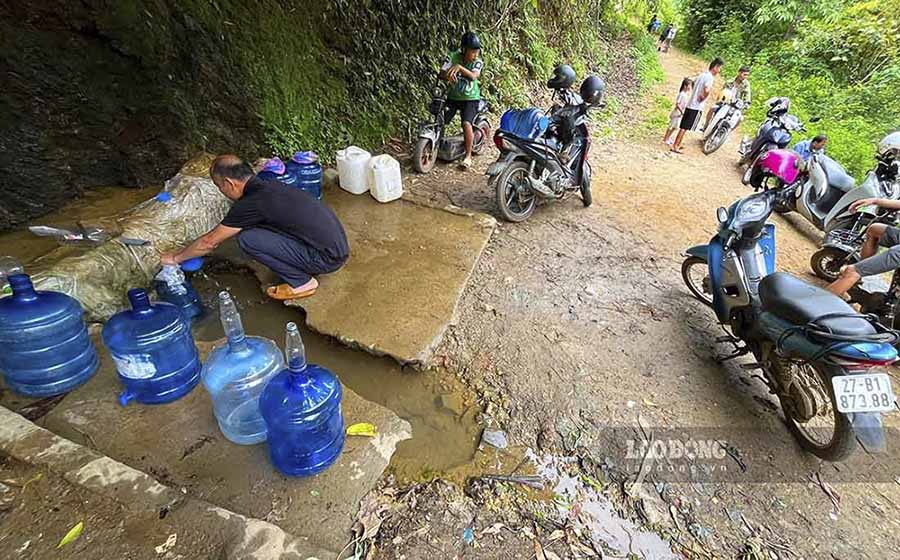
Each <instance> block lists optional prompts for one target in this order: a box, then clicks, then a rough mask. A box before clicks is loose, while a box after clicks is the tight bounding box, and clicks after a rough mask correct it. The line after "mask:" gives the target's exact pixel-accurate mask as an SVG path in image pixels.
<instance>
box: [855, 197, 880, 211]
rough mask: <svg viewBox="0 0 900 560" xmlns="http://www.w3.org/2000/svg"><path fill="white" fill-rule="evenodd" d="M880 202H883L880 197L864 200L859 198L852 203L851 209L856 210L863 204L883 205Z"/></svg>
mask: <svg viewBox="0 0 900 560" xmlns="http://www.w3.org/2000/svg"><path fill="white" fill-rule="evenodd" d="M879 202H881V199H880V198H864V199H862V200H857V201H856V202H854V203H853V204H851V205H850V211H851V212H856V211H857V210H859V209H860V207H862V206H872V205H875V206H881V205H880V204H879Z"/></svg>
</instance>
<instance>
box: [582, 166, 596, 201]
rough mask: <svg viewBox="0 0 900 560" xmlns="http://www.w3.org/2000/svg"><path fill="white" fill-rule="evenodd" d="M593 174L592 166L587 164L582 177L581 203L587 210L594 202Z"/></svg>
mask: <svg viewBox="0 0 900 560" xmlns="http://www.w3.org/2000/svg"><path fill="white" fill-rule="evenodd" d="M591 173H592V171H591V164H590V163H587V162H585V164H584V172H583V174H582V176H581V203H582V204H584V207H585V208H587V207H588V206H590V205H591V203H592V202H593V201H594V196H593V195H592V194H591Z"/></svg>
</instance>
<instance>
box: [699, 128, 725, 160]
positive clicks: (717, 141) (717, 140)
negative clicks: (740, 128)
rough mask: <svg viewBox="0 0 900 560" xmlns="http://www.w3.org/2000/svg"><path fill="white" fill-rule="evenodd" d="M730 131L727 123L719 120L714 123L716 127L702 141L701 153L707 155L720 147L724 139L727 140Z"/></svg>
mask: <svg viewBox="0 0 900 560" xmlns="http://www.w3.org/2000/svg"><path fill="white" fill-rule="evenodd" d="M730 132H731V127H730V126H728V123H726V122H720V123H719V124H718V125H716V129H715V130H713V131H712V133H711V134H710V135H709V136H707V137H706V140H704V141H703V153H704V154H706V155H709V154H711V153H713V152H715V151H716V150H718V149H719V148H721V147H722V145H723V144H725V141H726V140H728V134H729V133H730Z"/></svg>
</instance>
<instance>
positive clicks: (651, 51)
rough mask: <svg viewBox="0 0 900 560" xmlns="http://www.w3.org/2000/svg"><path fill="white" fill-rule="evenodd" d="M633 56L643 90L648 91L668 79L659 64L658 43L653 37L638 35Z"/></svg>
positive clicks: (635, 39)
mask: <svg viewBox="0 0 900 560" xmlns="http://www.w3.org/2000/svg"><path fill="white" fill-rule="evenodd" d="M632 54H633V56H634V64H635V70H636V71H637V76H638V80H640V82H641V88H643V89H646V88H648V87H650V86H652V85H654V84H660V83H662V82H663V81H664V80H665V79H666V74H665V72H663V68H662V65H661V64H660V63H659V56H657V51H656V41H655V39H654V38H653V37H651V36H650V35H647V34H646V33H640V34H638V35H637V36H636V37H635V38H634V47H632Z"/></svg>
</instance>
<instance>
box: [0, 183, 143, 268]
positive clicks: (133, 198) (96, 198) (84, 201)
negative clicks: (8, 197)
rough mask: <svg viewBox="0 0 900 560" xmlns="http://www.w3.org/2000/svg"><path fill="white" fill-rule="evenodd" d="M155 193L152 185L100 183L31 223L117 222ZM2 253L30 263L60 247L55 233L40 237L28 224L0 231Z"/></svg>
mask: <svg viewBox="0 0 900 560" xmlns="http://www.w3.org/2000/svg"><path fill="white" fill-rule="evenodd" d="M155 194H156V190H154V189H152V188H143V189H141V188H124V187H98V188H93V189H90V190H88V191H85V194H84V195H83V196H81V197H79V198H78V199H77V200H74V201H72V202H71V203H69V204H67V205H66V206H65V207H63V208H61V209H59V210H55V211H53V212H51V213H49V214H47V215H46V216H41V217H40V218H36V219H35V220H34V221H33V222H32V223H31V224H29V225H50V226H59V227H71V226H75V225H77V223H78V222H81V223H83V224H84V225H86V226H87V225H98V226H100V227H103V226H104V225H106V224H109V225H113V224H115V217H116V216H117V215H119V214H121V213H122V212H124V211H125V210H128V209H129V208H132V207H133V206H135V205H137V204H139V203H141V202H143V201H145V200H147V199H148V198H151V197H152V196H153V195H155ZM0 247H3V250H2V251H0V255H10V256H12V257H15V258H16V260H18V261H19V262H21V263H22V264H24V265H26V267H27V266H28V264H29V263H32V262H33V261H34V260H35V259H37V258H39V257H42V256H44V255H46V254H47V253H49V252H50V251H53V250H54V249H56V248H57V247H59V243H57V242H56V240H55V239H53V238H52V237H38V236H36V235H34V234H33V233H31V232H30V231H28V228H27V227H23V228H21V229H18V230H13V231H10V232H7V233H3V234H0ZM64 251H66V252H70V253H72V254H76V253H79V252H82V251H84V248H83V247H77V246H66V247H65V248H64Z"/></svg>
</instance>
